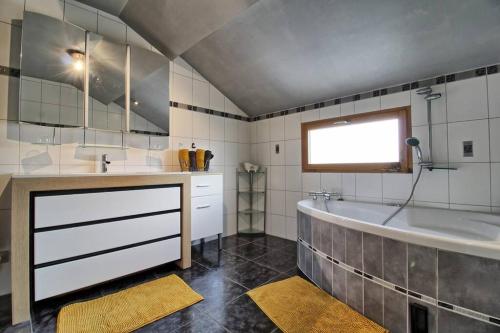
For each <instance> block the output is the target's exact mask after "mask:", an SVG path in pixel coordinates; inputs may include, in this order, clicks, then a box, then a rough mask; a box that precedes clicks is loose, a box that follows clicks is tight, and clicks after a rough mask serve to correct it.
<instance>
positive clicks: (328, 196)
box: [308, 189, 342, 200]
mask: <svg viewBox="0 0 500 333" xmlns="http://www.w3.org/2000/svg"><path fill="white" fill-rule="evenodd" d="M308 194H309V196H310V197H313V200H317V199H318V197H323V198H325V200H330V199H331V198H332V197H338V198H339V200H341V199H342V193H340V192H328V191H327V190H326V189H323V191H321V192H314V191H311V192H309V193H308Z"/></svg>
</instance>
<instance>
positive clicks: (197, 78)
mask: <svg viewBox="0 0 500 333" xmlns="http://www.w3.org/2000/svg"><path fill="white" fill-rule="evenodd" d="M193 79H196V80H199V81H203V82H208V81H207V79H205V78H204V77H203V75H201V74H200V73H199V72H198V71H197V70H196V69H194V68H193Z"/></svg>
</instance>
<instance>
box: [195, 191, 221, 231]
mask: <svg viewBox="0 0 500 333" xmlns="http://www.w3.org/2000/svg"><path fill="white" fill-rule="evenodd" d="M222 231H223V215H222V195H221V194H216V195H209V196H204V197H195V198H192V199H191V240H197V239H200V238H204V237H208V236H213V235H217V234H220V233H222Z"/></svg>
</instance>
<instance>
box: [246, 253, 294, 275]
mask: <svg viewBox="0 0 500 333" xmlns="http://www.w3.org/2000/svg"><path fill="white" fill-rule="evenodd" d="M252 261H253V262H256V263H258V264H260V265H262V266H266V267H269V268H272V269H274V270H276V271H278V272H281V273H286V272H288V271H290V270H291V269H293V268H294V267H296V266H297V253H295V252H294V253H293V254H290V253H287V252H286V251H282V250H272V251H269V252H267V253H266V254H264V255H263V256H261V257H257V258H255V259H254V260H252Z"/></svg>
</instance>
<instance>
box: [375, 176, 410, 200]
mask: <svg viewBox="0 0 500 333" xmlns="http://www.w3.org/2000/svg"><path fill="white" fill-rule="evenodd" d="M412 184H413V175H412V174H390V173H385V174H383V175H382V188H383V198H384V200H385V199H404V200H406V199H407V198H408V196H409V195H410V191H411V187H412Z"/></svg>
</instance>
